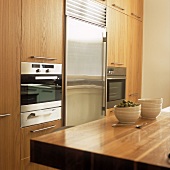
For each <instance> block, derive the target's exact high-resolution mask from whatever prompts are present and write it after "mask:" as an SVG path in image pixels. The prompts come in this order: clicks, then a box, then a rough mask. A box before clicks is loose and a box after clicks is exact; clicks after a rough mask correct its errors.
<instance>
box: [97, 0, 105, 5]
mask: <svg viewBox="0 0 170 170" xmlns="http://www.w3.org/2000/svg"><path fill="white" fill-rule="evenodd" d="M94 1H96V2H99V3H101V4H104V5H106V0H94Z"/></svg>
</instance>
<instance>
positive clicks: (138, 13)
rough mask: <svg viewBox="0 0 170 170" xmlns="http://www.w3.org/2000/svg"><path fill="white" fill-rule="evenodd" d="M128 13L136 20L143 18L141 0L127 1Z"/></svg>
mask: <svg viewBox="0 0 170 170" xmlns="http://www.w3.org/2000/svg"><path fill="white" fill-rule="evenodd" d="M129 15H130V16H131V17H133V18H135V19H137V20H140V21H142V20H143V0H130V1H129Z"/></svg>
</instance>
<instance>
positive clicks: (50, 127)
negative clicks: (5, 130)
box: [30, 125, 56, 133]
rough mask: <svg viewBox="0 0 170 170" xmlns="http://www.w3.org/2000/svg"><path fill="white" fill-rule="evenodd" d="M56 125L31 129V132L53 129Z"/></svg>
mask: <svg viewBox="0 0 170 170" xmlns="http://www.w3.org/2000/svg"><path fill="white" fill-rule="evenodd" d="M54 127H56V125H53V126H49V127H46V128H42V129H37V130H31V131H30V132H31V133H35V132H40V131H44V130H47V129H52V128H54Z"/></svg>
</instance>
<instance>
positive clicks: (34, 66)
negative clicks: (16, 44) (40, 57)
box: [32, 64, 40, 68]
mask: <svg viewBox="0 0 170 170" xmlns="http://www.w3.org/2000/svg"><path fill="white" fill-rule="evenodd" d="M32 68H40V64H32Z"/></svg>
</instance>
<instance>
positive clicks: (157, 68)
mask: <svg viewBox="0 0 170 170" xmlns="http://www.w3.org/2000/svg"><path fill="white" fill-rule="evenodd" d="M143 24H144V32H143V38H144V39H143V78H142V98H146V97H153V98H158V97H163V99H164V103H163V107H166V106H170V0H144V22H143Z"/></svg>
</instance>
